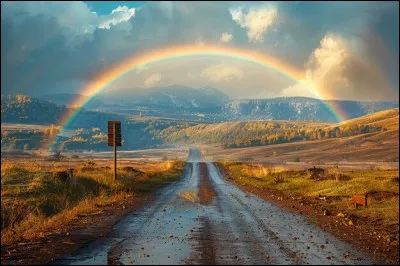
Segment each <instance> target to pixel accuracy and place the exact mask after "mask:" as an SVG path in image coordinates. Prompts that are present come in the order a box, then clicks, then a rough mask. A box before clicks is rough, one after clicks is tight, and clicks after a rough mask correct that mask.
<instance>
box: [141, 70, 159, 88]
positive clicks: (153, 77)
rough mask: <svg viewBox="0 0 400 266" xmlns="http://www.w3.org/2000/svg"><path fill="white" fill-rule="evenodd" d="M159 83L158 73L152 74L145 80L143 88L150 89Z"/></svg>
mask: <svg viewBox="0 0 400 266" xmlns="http://www.w3.org/2000/svg"><path fill="white" fill-rule="evenodd" d="M160 81H161V75H160V74H159V73H153V74H152V75H151V76H149V77H148V78H146V79H145V81H144V86H145V87H146V88H149V87H152V86H154V85H155V84H157V83H159V82H160Z"/></svg>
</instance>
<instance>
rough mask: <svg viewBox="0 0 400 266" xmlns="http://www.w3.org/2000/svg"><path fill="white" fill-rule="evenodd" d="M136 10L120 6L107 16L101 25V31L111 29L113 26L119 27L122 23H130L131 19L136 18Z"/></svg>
mask: <svg viewBox="0 0 400 266" xmlns="http://www.w3.org/2000/svg"><path fill="white" fill-rule="evenodd" d="M135 11H136V9H135V8H128V7H127V6H118V7H117V8H116V9H114V10H113V11H111V14H110V15H108V16H105V17H104V18H103V19H102V20H103V21H102V22H101V23H100V24H99V28H101V29H110V27H111V25H117V24H119V23H122V22H126V21H128V20H129V19H130V18H131V17H133V16H135Z"/></svg>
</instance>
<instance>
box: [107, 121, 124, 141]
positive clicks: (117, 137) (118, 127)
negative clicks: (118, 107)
mask: <svg viewBox="0 0 400 266" xmlns="http://www.w3.org/2000/svg"><path fill="white" fill-rule="evenodd" d="M114 125H115V132H114ZM114 134H115V145H116V146H122V134H121V121H108V146H114Z"/></svg>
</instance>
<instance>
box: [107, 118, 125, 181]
mask: <svg viewBox="0 0 400 266" xmlns="http://www.w3.org/2000/svg"><path fill="white" fill-rule="evenodd" d="M108 146H113V147H114V180H116V179H117V146H122V136H121V121H108Z"/></svg>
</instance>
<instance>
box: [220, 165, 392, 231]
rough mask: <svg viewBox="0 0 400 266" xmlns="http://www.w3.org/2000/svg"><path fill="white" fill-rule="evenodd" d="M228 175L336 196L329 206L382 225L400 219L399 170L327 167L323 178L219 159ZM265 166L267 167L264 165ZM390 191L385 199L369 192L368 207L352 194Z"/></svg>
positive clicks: (299, 193) (297, 193) (295, 192)
mask: <svg viewBox="0 0 400 266" xmlns="http://www.w3.org/2000/svg"><path fill="white" fill-rule="evenodd" d="M220 165H221V166H223V167H224V168H225V169H226V171H227V173H228V174H229V176H230V177H231V178H233V179H234V180H236V181H237V182H238V183H240V184H243V185H249V186H253V187H257V188H265V189H273V190H278V191H281V192H283V193H284V194H285V195H287V196H292V197H304V196H315V195H319V194H321V195H326V196H328V197H329V196H335V198H336V197H337V200H334V201H332V203H331V204H330V206H329V207H330V210H332V211H333V212H344V213H347V214H349V215H354V216H358V217H364V218H369V219H372V220H375V221H377V222H378V223H381V224H383V225H393V224H398V222H399V197H398V195H399V183H398V179H397V181H396V179H395V178H396V177H397V178H398V176H399V172H398V170H368V171H348V172H341V171H339V170H338V169H335V168H329V169H325V171H324V173H323V174H322V176H321V178H319V179H312V178H311V174H310V171H307V170H301V171H294V170H286V171H283V170H282V169H279V171H278V172H273V171H272V172H271V171H270V167H263V166H262V165H252V164H245V163H230V162H224V163H220ZM263 168H264V169H263ZM380 192H384V193H386V194H387V195H389V196H388V197H387V198H384V199H377V198H374V197H373V196H369V197H368V200H369V206H370V207H369V208H365V209H357V210H356V209H354V207H353V205H352V202H351V196H352V195H354V194H369V195H373V194H377V193H378V194H379V193H380Z"/></svg>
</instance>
